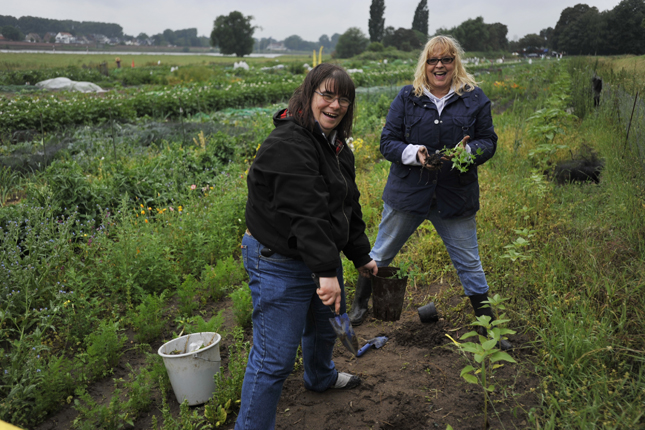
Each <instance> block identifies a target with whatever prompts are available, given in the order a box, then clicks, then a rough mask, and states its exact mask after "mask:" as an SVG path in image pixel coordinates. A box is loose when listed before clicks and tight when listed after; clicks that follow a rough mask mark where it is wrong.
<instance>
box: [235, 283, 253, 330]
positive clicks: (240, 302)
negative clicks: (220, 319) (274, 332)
mask: <svg viewBox="0 0 645 430" xmlns="http://www.w3.org/2000/svg"><path fill="white" fill-rule="evenodd" d="M231 299H232V300H233V316H234V317H235V322H237V324H238V325H239V326H241V327H248V326H249V325H251V318H252V316H253V301H252V299H251V289H250V288H249V285H248V284H247V283H246V282H243V283H242V286H241V287H240V288H238V289H237V290H235V291H233V292H232V293H231Z"/></svg>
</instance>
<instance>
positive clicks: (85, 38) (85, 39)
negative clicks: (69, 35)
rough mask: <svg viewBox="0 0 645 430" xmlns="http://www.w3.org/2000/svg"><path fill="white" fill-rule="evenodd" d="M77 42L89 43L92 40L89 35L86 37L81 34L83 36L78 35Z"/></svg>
mask: <svg viewBox="0 0 645 430" xmlns="http://www.w3.org/2000/svg"><path fill="white" fill-rule="evenodd" d="M76 43H81V44H83V45H87V44H89V43H91V42H90V40H89V39H88V38H87V37H85V36H81V37H77V38H76Z"/></svg>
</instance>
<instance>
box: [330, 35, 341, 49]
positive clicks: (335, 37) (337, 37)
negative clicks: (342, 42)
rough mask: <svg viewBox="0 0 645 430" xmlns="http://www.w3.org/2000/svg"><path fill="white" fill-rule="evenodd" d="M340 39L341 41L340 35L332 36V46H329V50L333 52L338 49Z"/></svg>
mask: <svg viewBox="0 0 645 430" xmlns="http://www.w3.org/2000/svg"><path fill="white" fill-rule="evenodd" d="M338 39H340V34H338V33H334V34H332V35H331V39H330V40H331V44H330V45H329V49H331V50H332V51H333V50H334V49H336V45H337V44H338Z"/></svg>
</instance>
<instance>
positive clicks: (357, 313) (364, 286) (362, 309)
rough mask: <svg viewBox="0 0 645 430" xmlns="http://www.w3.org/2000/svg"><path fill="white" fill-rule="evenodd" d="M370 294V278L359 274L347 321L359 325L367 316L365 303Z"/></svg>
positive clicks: (368, 299)
mask: <svg viewBox="0 0 645 430" xmlns="http://www.w3.org/2000/svg"><path fill="white" fill-rule="evenodd" d="M371 295H372V280H371V279H370V278H364V277H363V276H360V275H359V276H358V282H356V292H354V302H353V303H352V308H351V309H350V311H349V314H348V315H349V321H350V322H351V323H352V325H353V326H359V325H361V324H363V321H365V318H366V317H367V304H368V303H369V301H370V296H371Z"/></svg>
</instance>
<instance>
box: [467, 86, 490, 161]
mask: <svg viewBox="0 0 645 430" xmlns="http://www.w3.org/2000/svg"><path fill="white" fill-rule="evenodd" d="M473 93H474V94H472V95H471V100H473V101H475V102H476V103H477V104H478V105H477V110H476V113H475V130H474V131H475V132H474V135H472V136H470V141H469V142H468V146H469V147H470V151H471V154H473V155H475V164H477V165H480V164H484V163H485V162H487V161H488V160H490V159H491V158H493V155H495V151H496V150H497V134H496V133H495V128H494V127H493V115H492V113H491V102H490V100H489V99H488V97H486V95H485V94H484V92H483V91H482V90H481V89H476V90H475V91H474V92H473ZM478 150H481V152H482V153H481V154H477V152H478Z"/></svg>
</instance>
